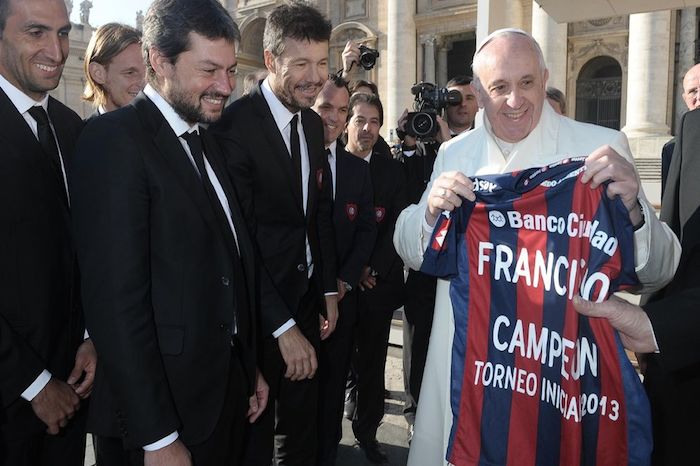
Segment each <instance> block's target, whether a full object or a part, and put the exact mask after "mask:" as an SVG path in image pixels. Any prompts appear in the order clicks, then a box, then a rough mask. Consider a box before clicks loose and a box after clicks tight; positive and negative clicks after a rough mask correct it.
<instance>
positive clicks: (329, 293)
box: [323, 291, 338, 296]
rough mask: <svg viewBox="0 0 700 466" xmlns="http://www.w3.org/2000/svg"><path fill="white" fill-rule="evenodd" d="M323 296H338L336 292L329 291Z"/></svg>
mask: <svg viewBox="0 0 700 466" xmlns="http://www.w3.org/2000/svg"><path fill="white" fill-rule="evenodd" d="M323 296H338V292H337V291H329V292H328V293H325V294H324V295H323Z"/></svg>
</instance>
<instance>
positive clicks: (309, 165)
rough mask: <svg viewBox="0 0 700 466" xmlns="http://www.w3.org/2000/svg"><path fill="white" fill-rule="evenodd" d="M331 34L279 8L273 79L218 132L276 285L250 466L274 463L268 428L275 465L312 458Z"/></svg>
mask: <svg viewBox="0 0 700 466" xmlns="http://www.w3.org/2000/svg"><path fill="white" fill-rule="evenodd" d="M330 35H331V24H330V22H328V20H327V19H326V18H325V17H324V16H323V15H322V14H321V13H320V12H319V11H318V10H317V9H316V8H315V7H313V6H311V5H310V4H309V3H308V2H302V1H291V2H285V3H284V4H281V5H280V6H278V7H277V8H275V9H274V10H273V11H272V12H271V13H270V15H269V16H268V18H267V22H266V23H265V31H264V33H263V48H264V58H265V67H266V68H267V70H268V72H269V74H268V76H267V78H266V79H265V80H264V81H263V82H262V83H261V84H259V85H258V86H256V87H255V88H254V89H253V90H252V91H251V92H250V93H249V94H248V95H246V96H244V97H241V98H240V99H239V100H237V101H236V102H234V103H233V104H231V106H230V107H228V108H227V109H226V111H225V112H224V117H223V118H222V119H221V122H220V123H219V124H218V125H217V127H216V131H217V133H218V134H219V135H220V136H221V141H222V144H223V147H224V149H225V155H226V157H227V161H228V165H229V169H230V173H231V176H232V177H233V179H234V181H235V183H234V184H235V186H236V192H237V193H238V197H239V199H240V201H241V204H242V206H243V210H244V214H245V216H246V220H247V221H248V223H249V225H250V226H251V228H252V230H253V233H254V235H255V239H256V241H257V245H258V248H259V249H260V252H261V255H262V260H263V266H264V267H263V273H264V274H267V275H269V276H270V277H271V278H272V282H273V283H274V285H273V286H271V287H269V288H263V289H262V290H261V294H262V296H261V301H262V302H261V313H262V316H261V317H262V318H261V322H262V331H263V334H264V336H265V340H264V342H263V346H264V353H265V363H264V365H263V370H264V374H265V378H266V379H267V380H268V381H269V382H270V395H271V399H274V400H275V401H276V407H275V409H270V410H268V411H267V412H266V413H265V414H264V415H263V416H262V418H261V419H259V420H258V422H256V423H255V424H254V425H253V435H252V436H251V440H250V442H249V444H248V450H247V453H248V454H247V456H246V458H247V464H250V465H261V466H262V465H264V466H269V465H270V462H271V459H272V455H273V453H272V446H273V445H272V444H273V426H274V432H275V435H276V447H277V448H276V450H277V451H276V453H275V455H276V458H277V462H278V464H280V465H289V464H295V465H303V466H307V465H310V464H313V462H314V461H315V458H316V448H315V446H316V404H317V396H318V381H317V378H315V377H314V375H315V373H316V369H317V367H318V362H317V352H318V348H319V343H320V338H327V337H328V336H329V335H330V334H331V333H332V332H333V330H334V328H335V324H336V320H337V316H338V311H337V292H336V288H337V287H336V277H337V275H336V267H335V246H334V237H333V226H332V218H331V213H332V199H331V183H330V180H331V177H330V173H329V170H328V163H327V161H326V153H325V149H324V145H323V125H322V123H321V119H320V118H319V116H318V115H317V114H316V113H315V112H314V111H313V110H311V109H310V107H311V106H312V105H313V104H314V102H315V101H316V96H317V95H318V93H319V92H320V91H321V88H322V87H323V84H324V83H325V81H326V79H327V77H328V40H329V38H330ZM324 295H325V299H324ZM324 301H325V311H324ZM322 312H323V313H324V314H325V315H324V316H323V317H322V322H323V323H322V328H321V330H320V331H319V313H322ZM275 416H276V417H277V419H275ZM276 464H277V463H276Z"/></svg>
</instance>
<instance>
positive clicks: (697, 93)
mask: <svg viewBox="0 0 700 466" xmlns="http://www.w3.org/2000/svg"><path fill="white" fill-rule="evenodd" d="M683 100H684V101H685V104H686V105H687V106H688V110H695V109H696V108H699V107H700V65H695V66H693V67H692V68H691V69H690V70H688V72H687V73H686V74H685V77H683Z"/></svg>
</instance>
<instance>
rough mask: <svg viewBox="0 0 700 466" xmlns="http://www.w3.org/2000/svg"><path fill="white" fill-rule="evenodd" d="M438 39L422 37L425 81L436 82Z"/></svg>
mask: <svg viewBox="0 0 700 466" xmlns="http://www.w3.org/2000/svg"><path fill="white" fill-rule="evenodd" d="M436 43H437V38H436V37H435V36H421V45H422V46H423V81H426V82H429V83H434V82H435V76H436V74H435V44H436Z"/></svg>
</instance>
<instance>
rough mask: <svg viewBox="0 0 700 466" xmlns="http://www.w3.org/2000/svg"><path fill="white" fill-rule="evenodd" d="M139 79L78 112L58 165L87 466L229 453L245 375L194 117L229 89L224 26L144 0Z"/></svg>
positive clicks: (226, 187) (237, 280)
mask: <svg viewBox="0 0 700 466" xmlns="http://www.w3.org/2000/svg"><path fill="white" fill-rule="evenodd" d="M143 31H144V33H143V49H144V56H145V57H146V58H147V64H148V65H147V68H148V85H147V86H146V87H145V89H144V91H143V93H141V94H139V96H138V97H137V98H136V99H134V101H133V102H132V103H130V104H129V105H127V106H125V107H123V108H121V109H119V110H115V111H113V112H109V113H107V114H105V115H102V116H101V117H99V118H95V119H93V120H92V121H91V122H90V123H89V124H88V126H87V127H86V130H85V131H84V132H83V135H82V137H81V139H80V140H79V142H78V148H77V151H76V162H75V167H74V170H73V172H72V176H71V199H72V202H73V208H74V209H73V224H74V230H75V232H76V237H77V238H79V241H78V242H79V247H78V256H79V260H80V264H81V267H82V270H83V272H84V273H83V280H82V291H83V297H84V303H85V312H86V321H87V326H88V329H89V330H90V334H91V336H92V337H93V338H94V340H95V346H96V348H97V349H98V351H99V353H100V355H101V358H102V359H101V361H103V363H101V364H100V366H99V368H98V374H97V377H96V383H95V390H94V394H93V402H92V403H91V405H90V419H89V427H90V430H91V431H92V432H93V433H94V434H95V436H94V441H95V444H96V450H97V455H96V456H97V463H98V464H100V465H107V466H111V465H120V466H121V465H139V464H145V465H168V466H174V465H177V466H180V465H191V464H196V465H208V466H219V465H223V464H226V465H238V464H241V462H240V460H241V458H240V457H241V453H242V451H243V439H244V437H245V425H246V423H245V419H246V417H250V420H251V422H252V421H254V420H255V419H256V418H257V417H258V416H259V415H260V413H261V411H262V410H263V409H264V408H265V404H266V394H267V386H266V384H265V382H264V380H262V379H261V377H260V376H259V374H256V348H257V346H256V341H255V340H256V339H255V333H256V332H255V326H256V320H257V318H256V305H257V303H256V299H255V298H256V296H255V290H256V288H257V284H256V282H255V281H256V276H257V270H256V261H255V248H254V245H253V243H252V240H251V238H250V236H249V233H248V231H247V228H246V225H245V221H244V218H243V215H242V213H241V210H240V207H239V204H238V201H237V199H236V195H235V192H234V190H233V186H232V185H231V182H230V180H229V178H228V176H227V173H226V169H225V164H224V160H223V156H222V154H221V152H220V150H219V148H218V145H217V143H216V141H214V139H213V138H212V137H211V136H210V135H209V134H208V133H207V132H206V130H205V129H204V128H203V126H202V124H205V123H212V122H214V121H216V120H218V119H219V118H220V116H221V114H222V112H223V108H224V104H225V103H226V100H227V99H228V97H229V96H230V95H231V93H232V91H233V88H234V86H235V71H236V66H237V62H236V53H235V52H236V43H237V42H238V41H239V40H240V34H239V32H238V26H236V23H234V21H233V20H232V19H231V17H230V16H229V14H228V13H227V12H226V10H225V9H224V8H223V7H222V6H221V4H220V3H219V2H217V1H216V0H155V1H154V2H153V3H152V4H151V6H150V8H149V9H148V12H147V13H146V18H145V20H144V28H143Z"/></svg>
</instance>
